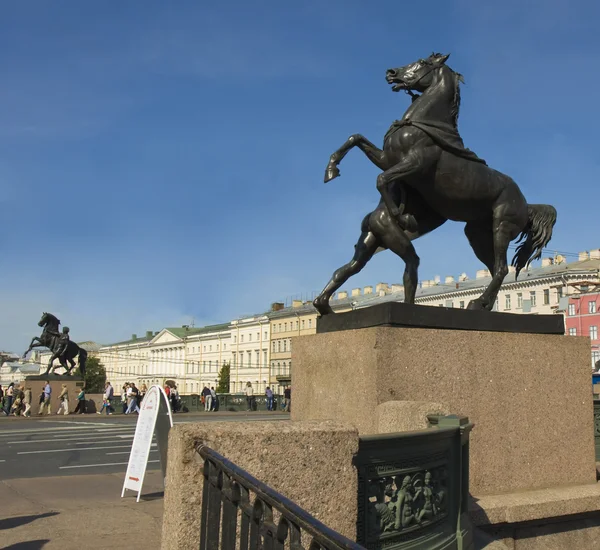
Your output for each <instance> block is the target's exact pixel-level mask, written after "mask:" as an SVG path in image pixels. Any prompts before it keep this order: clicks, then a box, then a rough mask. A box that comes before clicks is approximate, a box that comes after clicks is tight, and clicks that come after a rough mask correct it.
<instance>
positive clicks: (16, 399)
mask: <svg viewBox="0 0 600 550" xmlns="http://www.w3.org/2000/svg"><path fill="white" fill-rule="evenodd" d="M23 397H24V395H23V391H22V390H21V386H18V387H16V388H13V404H12V409H11V410H12V414H13V415H14V416H21V410H22V409H23Z"/></svg>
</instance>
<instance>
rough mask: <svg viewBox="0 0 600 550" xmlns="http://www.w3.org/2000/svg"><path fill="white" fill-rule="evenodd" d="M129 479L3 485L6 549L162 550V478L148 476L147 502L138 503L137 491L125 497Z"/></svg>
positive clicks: (0, 536)
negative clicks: (131, 548) (105, 549)
mask: <svg viewBox="0 0 600 550" xmlns="http://www.w3.org/2000/svg"><path fill="white" fill-rule="evenodd" d="M124 476H125V474H124V473H120V474H102V475H82V476H67V477H46V478H35V479H9V480H6V481H0V548H3V549H5V550H39V549H42V548H43V549H44V550H55V549H56V550H59V549H60V550H81V548H85V547H102V546H110V547H115V546H120V545H124V546H127V547H129V546H134V547H136V548H159V546H160V537H161V526H162V512H163V484H162V479H161V477H162V476H161V473H160V472H154V471H150V472H146V478H145V479H144V487H143V492H142V497H141V498H140V502H137V503H136V501H135V499H136V496H137V493H134V492H132V491H127V493H126V496H125V497H124V498H121V489H122V487H123V479H124ZM132 543H133V544H132Z"/></svg>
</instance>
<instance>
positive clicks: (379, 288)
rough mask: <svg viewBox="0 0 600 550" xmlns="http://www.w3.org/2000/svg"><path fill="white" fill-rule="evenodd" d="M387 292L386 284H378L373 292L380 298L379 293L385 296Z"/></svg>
mask: <svg viewBox="0 0 600 550" xmlns="http://www.w3.org/2000/svg"><path fill="white" fill-rule="evenodd" d="M388 291H389V286H388V284H387V283H378V284H377V285H376V286H375V292H376V293H377V294H379V295H380V296H381V293H382V292H383V294H387V293H388Z"/></svg>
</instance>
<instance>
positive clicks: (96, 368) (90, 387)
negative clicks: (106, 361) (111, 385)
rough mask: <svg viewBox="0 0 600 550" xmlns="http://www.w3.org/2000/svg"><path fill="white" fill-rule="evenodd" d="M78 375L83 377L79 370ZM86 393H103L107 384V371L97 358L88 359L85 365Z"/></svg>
mask: <svg viewBox="0 0 600 550" xmlns="http://www.w3.org/2000/svg"><path fill="white" fill-rule="evenodd" d="M77 374H79V375H80V376H81V372H80V371H79V368H77ZM84 384H85V386H84V387H85V391H86V392H87V393H102V392H103V391H104V385H105V384H106V369H105V368H104V365H103V364H102V363H100V359H98V358H97V357H88V359H87V361H86V363H85V378H84Z"/></svg>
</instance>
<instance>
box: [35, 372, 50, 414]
mask: <svg viewBox="0 0 600 550" xmlns="http://www.w3.org/2000/svg"><path fill="white" fill-rule="evenodd" d="M43 394H44V400H43V401H42V403H41V405H40V410H39V412H38V416H41V415H42V414H44V410H45V409H47V410H48V414H52V402H51V399H52V388H51V387H50V382H48V380H46V384H45V386H44V391H43ZM40 397H41V396H40Z"/></svg>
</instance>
